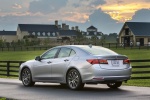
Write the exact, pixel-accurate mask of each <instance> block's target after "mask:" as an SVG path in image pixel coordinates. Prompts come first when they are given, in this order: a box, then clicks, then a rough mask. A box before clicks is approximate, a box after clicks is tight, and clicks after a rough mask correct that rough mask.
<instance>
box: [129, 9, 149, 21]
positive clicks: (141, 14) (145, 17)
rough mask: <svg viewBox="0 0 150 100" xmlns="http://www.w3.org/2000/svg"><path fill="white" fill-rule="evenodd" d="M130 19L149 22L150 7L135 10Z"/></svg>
mask: <svg viewBox="0 0 150 100" xmlns="http://www.w3.org/2000/svg"><path fill="white" fill-rule="evenodd" d="M131 21H136V22H137V21H138V22H150V9H141V10H138V11H136V12H135V14H134V16H133V17H132V20H131Z"/></svg>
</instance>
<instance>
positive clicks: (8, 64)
mask: <svg viewBox="0 0 150 100" xmlns="http://www.w3.org/2000/svg"><path fill="white" fill-rule="evenodd" d="M9 68H10V62H9V61H8V62H7V77H8V76H9V71H10V69H9Z"/></svg>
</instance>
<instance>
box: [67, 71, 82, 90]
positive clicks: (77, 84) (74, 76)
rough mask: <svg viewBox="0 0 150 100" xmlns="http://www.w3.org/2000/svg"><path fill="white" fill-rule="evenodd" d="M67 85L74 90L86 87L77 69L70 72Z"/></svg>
mask: <svg viewBox="0 0 150 100" xmlns="http://www.w3.org/2000/svg"><path fill="white" fill-rule="evenodd" d="M67 85H68V87H69V88H70V89H72V90H79V89H82V88H83V87H84V83H82V79H81V76H80V74H79V72H78V71H77V70H76V69H71V70H69V72H68V74H67Z"/></svg>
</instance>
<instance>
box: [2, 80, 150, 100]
mask: <svg viewBox="0 0 150 100" xmlns="http://www.w3.org/2000/svg"><path fill="white" fill-rule="evenodd" d="M0 97H7V98H13V99H18V100H150V88H148V87H135V86H121V87H120V88H119V89H117V90H113V89H109V88H108V87H107V86H106V85H101V84H99V85H85V87H84V89H83V90H80V91H73V90H70V89H68V88H67V87H62V86H60V85H59V84H56V83H36V84H35V86H34V87H24V86H23V85H22V83H21V82H20V81H19V80H18V79H2V78H0Z"/></svg>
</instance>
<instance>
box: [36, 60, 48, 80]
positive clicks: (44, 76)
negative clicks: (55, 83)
mask: <svg viewBox="0 0 150 100" xmlns="http://www.w3.org/2000/svg"><path fill="white" fill-rule="evenodd" d="M49 62H50V60H49V59H45V60H41V61H35V64H34V66H33V74H34V79H36V80H51V63H49Z"/></svg>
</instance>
